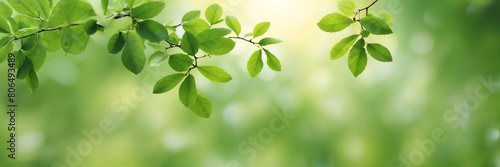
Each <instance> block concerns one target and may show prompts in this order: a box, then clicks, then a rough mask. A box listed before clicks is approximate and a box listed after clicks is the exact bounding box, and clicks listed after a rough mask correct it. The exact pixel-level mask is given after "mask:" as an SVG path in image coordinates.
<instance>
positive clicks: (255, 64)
mask: <svg viewBox="0 0 500 167" xmlns="http://www.w3.org/2000/svg"><path fill="white" fill-rule="evenodd" d="M262 68H264V62H263V61H262V51H261V50H258V51H256V52H254V53H253V54H252V56H250V59H249V60H248V63H247V70H248V74H250V76H251V77H252V78H255V76H257V75H259V73H260V71H262Z"/></svg>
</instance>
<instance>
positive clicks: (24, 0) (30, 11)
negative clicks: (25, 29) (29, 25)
mask: <svg viewBox="0 0 500 167" xmlns="http://www.w3.org/2000/svg"><path fill="white" fill-rule="evenodd" d="M7 1H8V2H9V4H10V6H12V8H14V9H15V10H16V11H17V13H20V14H24V15H27V16H30V17H35V18H44V19H47V18H48V17H49V14H50V6H49V1H47V0H7Z"/></svg>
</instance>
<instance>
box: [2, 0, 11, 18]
mask: <svg viewBox="0 0 500 167" xmlns="http://www.w3.org/2000/svg"><path fill="white" fill-rule="evenodd" d="M11 15H12V9H11V8H10V6H9V5H7V4H5V3H4V2H0V16H3V17H10V16H11Z"/></svg>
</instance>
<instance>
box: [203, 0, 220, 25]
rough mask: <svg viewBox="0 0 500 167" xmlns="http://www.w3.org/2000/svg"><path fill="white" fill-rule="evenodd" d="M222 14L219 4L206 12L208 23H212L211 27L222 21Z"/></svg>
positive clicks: (210, 7)
mask: <svg viewBox="0 0 500 167" xmlns="http://www.w3.org/2000/svg"><path fill="white" fill-rule="evenodd" d="M222 12H223V11H222V7H220V6H219V5H218V4H213V5H211V6H209V7H208V8H207V10H206V11H205V17H206V18H207V21H208V23H210V24H211V25H214V24H216V23H217V22H218V21H219V20H220V18H221V16H222Z"/></svg>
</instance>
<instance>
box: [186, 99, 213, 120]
mask: <svg viewBox="0 0 500 167" xmlns="http://www.w3.org/2000/svg"><path fill="white" fill-rule="evenodd" d="M189 109H191V111H193V113H194V114H196V115H197V116H199V117H202V118H209V117H210V115H211V114H212V102H210V100H208V99H207V98H205V97H203V96H201V95H198V96H197V97H196V100H195V102H194V103H193V105H191V106H189Z"/></svg>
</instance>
